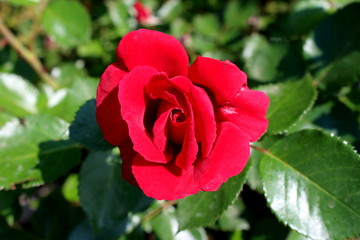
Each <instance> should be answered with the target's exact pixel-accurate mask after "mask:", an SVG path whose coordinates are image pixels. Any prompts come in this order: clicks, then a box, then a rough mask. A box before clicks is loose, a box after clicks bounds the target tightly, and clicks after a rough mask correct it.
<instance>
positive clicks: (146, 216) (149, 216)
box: [142, 201, 176, 223]
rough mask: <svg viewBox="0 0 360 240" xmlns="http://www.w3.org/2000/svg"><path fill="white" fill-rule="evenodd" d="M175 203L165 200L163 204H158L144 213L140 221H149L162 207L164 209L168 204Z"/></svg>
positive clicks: (174, 202)
mask: <svg viewBox="0 0 360 240" xmlns="http://www.w3.org/2000/svg"><path fill="white" fill-rule="evenodd" d="M175 204H176V201H166V202H165V203H164V204H162V205H160V206H158V207H157V208H155V209H154V210H152V211H151V212H149V213H148V214H146V215H145V216H144V217H143V219H142V222H143V223H145V222H147V221H150V220H151V219H153V218H154V217H156V216H157V215H159V214H160V213H161V211H162V210H163V209H166V208H168V207H170V206H173V205H175Z"/></svg>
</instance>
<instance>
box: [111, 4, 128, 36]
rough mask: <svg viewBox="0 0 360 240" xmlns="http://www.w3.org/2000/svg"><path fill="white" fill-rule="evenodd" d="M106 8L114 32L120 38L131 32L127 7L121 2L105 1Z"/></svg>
mask: <svg viewBox="0 0 360 240" xmlns="http://www.w3.org/2000/svg"><path fill="white" fill-rule="evenodd" d="M106 6H107V9H108V12H109V16H110V19H111V21H112V23H113V24H114V26H115V27H116V31H117V32H119V35H120V36H124V35H125V34H126V33H128V32H129V31H130V30H131V28H130V25H131V23H130V14H129V11H128V6H126V4H125V3H124V2H123V1H106Z"/></svg>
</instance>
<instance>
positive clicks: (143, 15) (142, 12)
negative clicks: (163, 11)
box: [134, 1, 159, 26]
mask: <svg viewBox="0 0 360 240" xmlns="http://www.w3.org/2000/svg"><path fill="white" fill-rule="evenodd" d="M134 10H135V17H136V21H137V22H138V23H139V24H142V25H146V26H151V25H156V24H158V23H159V19H157V18H156V17H155V16H154V15H153V12H152V9H151V8H149V7H145V6H144V5H143V4H142V3H141V2H139V1H136V2H135V3H134Z"/></svg>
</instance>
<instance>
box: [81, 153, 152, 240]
mask: <svg viewBox="0 0 360 240" xmlns="http://www.w3.org/2000/svg"><path fill="white" fill-rule="evenodd" d="M79 193H80V203H81V206H82V207H83V209H84V211H85V212H86V214H87V216H88V218H89V220H90V223H91V225H92V227H93V229H94V231H95V232H96V233H99V232H101V231H108V230H113V229H117V231H119V234H120V233H122V232H123V231H124V224H125V221H126V219H127V216H128V214H129V213H130V212H135V211H139V210H142V209H143V208H144V207H145V206H147V205H148V204H149V203H150V201H151V199H150V198H148V197H146V196H145V195H144V194H143V193H142V191H141V190H140V189H139V188H137V187H135V186H133V185H131V184H129V183H128V182H126V181H125V180H123V179H122V178H121V164H120V159H118V158H116V157H115V156H114V155H113V154H112V153H111V152H90V154H89V155H88V157H87V158H86V160H85V162H84V164H83V165H82V167H81V170H80V185H79ZM121 231H122V232H121Z"/></svg>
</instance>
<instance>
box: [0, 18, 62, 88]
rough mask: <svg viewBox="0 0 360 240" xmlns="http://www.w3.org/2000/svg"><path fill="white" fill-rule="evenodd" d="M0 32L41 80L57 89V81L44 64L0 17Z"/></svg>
mask: <svg viewBox="0 0 360 240" xmlns="http://www.w3.org/2000/svg"><path fill="white" fill-rule="evenodd" d="M0 32H1V33H2V35H3V36H4V38H5V39H6V40H7V41H8V43H9V44H10V45H11V47H13V48H14V49H15V50H16V51H17V53H18V54H19V55H20V56H21V57H22V58H23V59H24V60H25V61H26V62H28V63H29V65H30V66H31V67H32V68H33V69H34V70H35V72H36V73H37V74H38V75H39V76H40V78H41V79H42V80H44V81H45V82H47V83H48V84H49V85H50V86H51V87H52V88H53V89H58V88H59V85H58V83H57V82H56V81H55V80H54V79H53V78H52V77H51V76H50V75H49V74H48V73H47V72H46V71H45V68H44V66H43V65H42V64H41V62H40V60H39V59H38V58H37V56H36V55H35V54H34V53H33V52H31V51H30V50H29V49H27V48H26V47H24V45H23V44H22V43H21V42H20V41H19V40H18V39H17V38H16V37H15V36H14V34H13V33H12V32H11V31H10V30H9V29H8V28H7V27H6V26H5V24H4V23H3V21H2V19H0Z"/></svg>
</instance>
